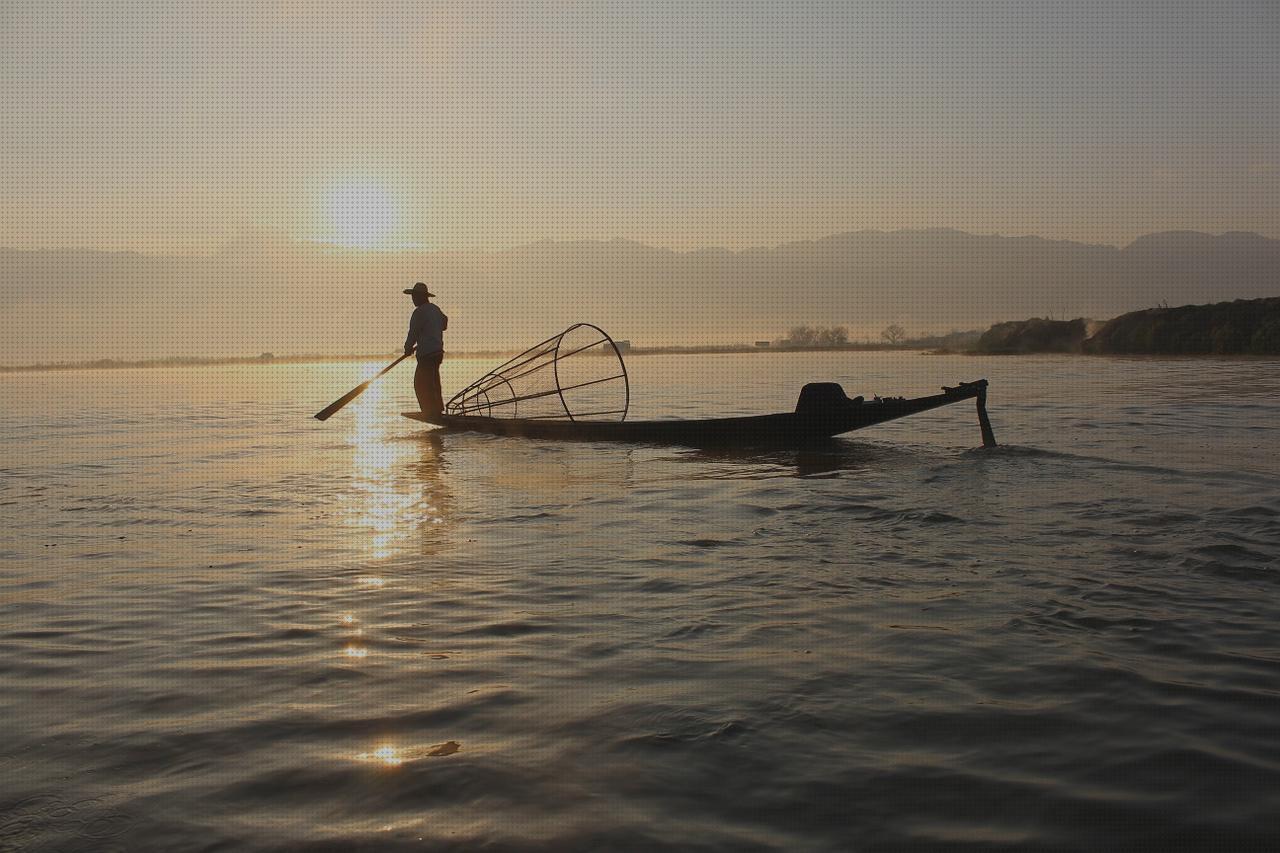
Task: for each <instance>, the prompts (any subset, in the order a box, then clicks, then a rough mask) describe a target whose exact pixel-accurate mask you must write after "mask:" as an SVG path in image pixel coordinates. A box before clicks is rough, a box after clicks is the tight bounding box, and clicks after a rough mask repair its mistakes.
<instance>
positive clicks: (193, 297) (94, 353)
mask: <svg viewBox="0 0 1280 853" xmlns="http://www.w3.org/2000/svg"><path fill="white" fill-rule="evenodd" d="M0 279H2V280H3V282H4V287H3V289H2V290H0V309H3V317H4V328H3V330H4V335H3V336H0V337H2V340H0V364H17V363H29V362H36V361H64V360H65V361H71V360H81V359H94V358H106V357H138V358H142V357H156V356H171V355H199V356H224V355H252V354H256V353H259V352H262V351H272V352H277V353H347V352H369V351H381V350H382V349H385V350H386V351H388V352H393V351H395V349H396V348H397V347H398V346H399V344H400V342H401V340H402V336H403V329H402V326H404V324H405V323H406V321H407V315H408V309H409V305H408V297H405V296H402V295H401V294H400V290H401V289H402V288H403V287H406V286H408V285H409V284H411V283H412V282H414V281H417V280H425V281H427V282H429V283H430V284H431V287H432V290H434V291H435V292H437V293H438V294H439V299H438V300H437V301H438V302H439V303H440V304H441V306H442V307H443V308H444V310H445V311H446V313H448V314H449V315H450V317H451V322H450V327H449V340H448V343H449V345H450V346H452V347H454V348H456V349H459V350H479V349H491V348H509V347H519V346H521V345H524V344H528V343H533V342H535V341H536V340H540V339H541V338H542V337H545V336H547V335H548V334H551V333H554V332H556V331H559V330H560V329H561V328H563V327H565V326H567V325H569V324H570V323H572V322H575V321H579V320H585V321H591V322H595V323H597V324H599V325H601V326H603V327H604V328H606V329H607V330H609V331H610V332H611V333H612V334H613V335H614V336H615V337H616V338H619V339H630V340H633V341H634V342H636V343H637V344H640V345H673V344H677V345H678V344H717V343H729V342H737V341H751V340H757V339H771V338H775V337H779V336H781V335H784V334H785V333H786V331H787V329H788V328H789V327H791V326H793V325H798V324H802V323H805V324H817V325H845V326H848V327H849V328H850V330H851V332H852V337H853V338H854V339H863V338H870V339H875V338H877V337H878V336H879V332H880V330H881V329H883V328H884V327H885V326H887V325H889V324H891V323H898V324H901V325H902V326H904V327H905V328H906V330H907V332H908V334H909V336H911V337H916V336H919V335H923V334H928V333H935V332H945V331H947V330H950V329H967V328H985V327H987V326H989V325H990V324H992V323H994V322H997V321H1001V320H1007V319H1021V318H1026V317H1030V316H1051V317H1056V318H1060V319H1061V318H1071V317H1092V318H1108V317H1113V316H1115V315H1118V314H1121V313H1124V312H1127V311H1132V310H1135V309H1141V308H1147V307H1151V306H1154V305H1158V304H1162V303H1167V304H1169V305H1180V304H1184V303H1207V302H1219V301H1222V300H1228V299H1245V298H1257V297H1265V296H1280V240H1274V239H1270V238H1267V237H1263V236H1260V235H1258V234H1253V233H1247V232H1230V233H1226V234H1221V235H1216V236H1215V235H1210V234H1203V233H1199V232H1192V231H1169V232H1161V233H1156V234H1148V235H1146V236H1143V237H1140V238H1138V239H1137V240H1134V241H1133V242H1132V243H1130V244H1129V245H1127V246H1124V247H1122V248H1121V247H1115V246H1107V245H1091V244H1084V243H1075V242H1069V241H1061V240H1046V239H1042V238H1039V237H1000V236H987V235H977V234H969V233H965V232H962V231H955V230H950V229H923V230H901V231H891V232H881V231H857V232H850V233H843V234H835V235H832V236H830V237H825V238H823V239H820V240H814V241H805V242H797V243H786V244H783V245H779V246H776V247H770V248H753V249H746V250H743V251H728V250H723V249H703V250H698V251H691V252H674V251H669V250H666V249H659V248H654V247H651V246H645V245H641V244H638V243H633V242H628V241H623V240H615V241H611V242H572V243H538V244H533V245H528V246H522V247H518V248H514V249H509V250H504V251H494V252H481V251H447V252H417V251H415V252H393V253H356V252H348V251H339V250H334V249H331V248H326V247H324V246H318V245H314V244H304V243H290V242H287V241H281V240H271V239H262V238H258V237H252V236H251V237H249V238H247V239H245V240H241V241H238V242H236V243H234V244H231V245H228V246H227V247H225V248H224V249H223V250H222V251H221V252H219V253H218V254H215V255H209V256H200V257H157V256H148V255H139V254H133V253H107V252H94V251H21V250H16V249H0Z"/></svg>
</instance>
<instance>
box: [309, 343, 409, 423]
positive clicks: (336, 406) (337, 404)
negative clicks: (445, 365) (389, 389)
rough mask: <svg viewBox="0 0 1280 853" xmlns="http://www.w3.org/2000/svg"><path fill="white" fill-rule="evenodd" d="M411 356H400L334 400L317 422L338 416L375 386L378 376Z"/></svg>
mask: <svg viewBox="0 0 1280 853" xmlns="http://www.w3.org/2000/svg"><path fill="white" fill-rule="evenodd" d="M409 356H410V353H405V354H404V355H402V356H400V357H399V358H397V359H396V360H395V361H393V362H391V363H390V364H388V365H387V366H386V367H384V368H382V369H381V370H379V371H378V375H377V376H373V377H371V378H370V379H369V380H368V381H366V382H362V383H360V384H359V385H357V386H356V387H355V388H352V389H351V390H350V391H348V392H347V393H345V394H343V395H342V396H341V397H339V398H338V399H336V400H334V401H333V402H332V403H330V404H329V405H327V406H325V407H324V408H323V409H322V410H320V411H319V412H316V416H315V417H316V420H318V421H327V420H329V418H330V417H331V416H333V415H334V414H336V413H337V412H338V411H339V410H340V409H341V408H342V407H343V406H345V405H347V403H350V402H351V401H352V400H354V399H355V398H356V397H359V396H360V395H361V394H363V393H364V392H365V389H366V388H368V387H369V386H370V385H372V384H373V380H375V379H377V378H378V376H381V375H382V374H384V373H386V372H387V371H388V370H390V369H391V368H393V367H395V366H396V365H397V364H399V363H400V362H402V361H404V360H405V359H406V358H408V357H409Z"/></svg>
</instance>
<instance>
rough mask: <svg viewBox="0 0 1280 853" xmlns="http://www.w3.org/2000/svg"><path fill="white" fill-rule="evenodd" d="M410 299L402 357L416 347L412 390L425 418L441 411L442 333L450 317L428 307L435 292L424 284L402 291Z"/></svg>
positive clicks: (442, 408)
mask: <svg viewBox="0 0 1280 853" xmlns="http://www.w3.org/2000/svg"><path fill="white" fill-rule="evenodd" d="M405 293H407V294H409V295H410V296H412V297H413V304H414V305H415V306H416V307H415V308H414V309H413V315H412V316H411V317H410V318H409V336H408V337H407V338H405V340H404V354H405V355H408V354H409V353H411V352H413V351H414V349H415V348H416V349H417V351H418V369H417V371H416V372H415V373H414V374H413V391H414V393H415V394H416V395H417V397H418V407H419V409H420V410H421V411H422V412H423V414H427V415H439V414H442V413H443V412H444V397H443V395H442V394H441V391H440V362H441V361H443V360H444V330H445V329H447V328H449V318H448V317H446V316H445V313H444V312H443V311H441V310H440V308H439V306H437V305H432V304H431V301H430V300H431V297H433V296H435V294H434V293H432V292H431V291H429V290H427V286H426V284H424V283H423V282H417V283H416V284H414V286H413V287H412V288H409V289H408V290H406V291H405Z"/></svg>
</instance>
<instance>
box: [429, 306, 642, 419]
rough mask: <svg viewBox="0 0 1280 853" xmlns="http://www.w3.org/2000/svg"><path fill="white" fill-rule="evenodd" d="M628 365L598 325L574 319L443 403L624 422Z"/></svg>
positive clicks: (481, 412)
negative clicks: (558, 331) (572, 323)
mask: <svg viewBox="0 0 1280 853" xmlns="http://www.w3.org/2000/svg"><path fill="white" fill-rule="evenodd" d="M630 406H631V385H630V381H629V379H628V378H627V366H626V364H625V363H623V360H622V353H621V352H620V351H619V349H618V345H617V344H616V343H614V341H613V338H611V337H609V335H608V334H607V333H606V332H605V331H604V330H603V329H601V328H600V327H599V326H593V325H591V324H590V323H576V324H574V325H572V326H570V327H569V328H567V329H565V330H564V331H563V332H561V333H560V334H558V335H553V336H552V337H550V338H547V339H546V340H545V341H542V342H541V343H538V344H535V345H534V346H531V347H529V349H527V350H525V351H524V352H522V353H520V354H519V355H517V356H515V357H514V358H512V359H510V360H509V361H507V362H505V363H503V364H501V365H499V366H498V367H495V368H494V369H493V370H490V371H489V372H488V373H486V374H485V375H484V376H482V377H480V378H479V379H477V380H476V381H475V382H472V383H471V384H470V385H468V386H467V387H466V388H463V389H462V390H461V391H459V392H458V393H457V394H455V395H454V396H453V398H452V399H451V400H449V402H448V403H447V404H445V414H447V415H453V416H458V417H468V416H470V417H476V416H479V417H488V418H519V419H521V420H566V419H567V420H570V421H606V422H621V421H623V420H625V419H626V417H627V410H628V409H629V408H630Z"/></svg>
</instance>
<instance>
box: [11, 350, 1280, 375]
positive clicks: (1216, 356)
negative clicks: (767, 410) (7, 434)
mask: <svg viewBox="0 0 1280 853" xmlns="http://www.w3.org/2000/svg"><path fill="white" fill-rule="evenodd" d="M802 352H901V353H914V354H917V355H938V356H941V355H963V356H971V357H975V358H998V359H1006V358H1020V357H1027V356H1044V355H1054V356H1067V357H1073V358H1122V359H1135V360H1138V359H1141V360H1147V359H1159V360H1175V361H1210V360H1216V361H1275V360H1276V359H1277V358H1280V356H1275V355H1265V354H1253V353H1159V352H1151V353H1135V352H1124V353H1120V352H1117V353H1103V352H981V351H978V350H949V349H939V348H936V347H930V346H927V345H906V346H904V345H901V344H899V345H897V346H893V345H877V344H853V345H848V346H840V347H754V346H735V345H726V346H722V347H717V346H708V347H678V346H672V347H633V348H631V349H630V350H628V351H626V352H625V353H623V355H624V356H625V357H628V358H629V357H631V356H647V355H743V354H747V353H781V354H787V353H802ZM517 354H518V351H516V350H510V351H496V350H474V351H469V352H451V353H448V356H449V357H450V358H504V357H506V358H510V357H511V356H514V355H517ZM392 358H395V354H394V353H374V354H362V355H282V356H274V357H272V358H262V357H261V356H240V357H229V358H197V357H192V358H184V359H167V358H160V359H136V360H133V359H129V360H126V359H100V360H97V361H90V362H58V363H52V364H23V365H3V366H0V376H3V375H13V374H20V373H62V372H69V371H74V370H144V369H162V368H183V367H235V366H241V365H260V366H267V365H273V364H323V363H325V362H349V361H350V362H356V361H372V362H378V361H384V360H386V359H392Z"/></svg>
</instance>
